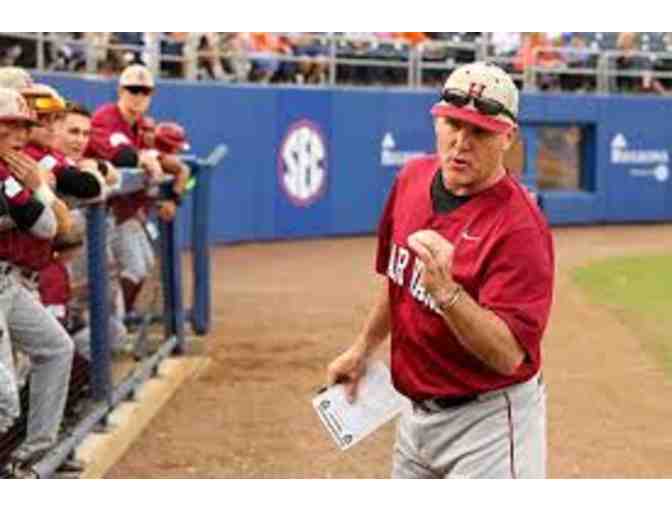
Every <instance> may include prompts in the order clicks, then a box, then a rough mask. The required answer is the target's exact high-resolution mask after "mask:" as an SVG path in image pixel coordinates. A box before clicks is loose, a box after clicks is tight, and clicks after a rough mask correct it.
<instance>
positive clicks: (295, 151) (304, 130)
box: [278, 120, 327, 207]
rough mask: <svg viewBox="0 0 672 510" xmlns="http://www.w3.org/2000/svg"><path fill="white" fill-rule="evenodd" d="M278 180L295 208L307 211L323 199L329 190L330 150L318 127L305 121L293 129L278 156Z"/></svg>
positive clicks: (286, 136)
mask: <svg viewBox="0 0 672 510" xmlns="http://www.w3.org/2000/svg"><path fill="white" fill-rule="evenodd" d="M278 177H279V179H280V186H281V187H282V189H283V190H284V192H285V193H286V194H287V197H288V198H289V200H290V201H291V202H292V203H293V204H294V205H297V206H301V207H307V206H309V205H310V204H312V203H314V202H315V201H316V200H318V199H319V198H320V197H321V196H322V194H323V193H324V191H325V189H326V186H327V147H326V142H325V139H324V137H323V136H322V133H321V132H320V129H319V128H318V127H317V125H315V124H314V123H312V122H310V121H308V120H301V121H298V122H295V123H294V124H292V125H291V126H289V129H288V130H287V134H286V135H285V138H284V140H283V141H282V144H281V145H280V150H279V152H278Z"/></svg>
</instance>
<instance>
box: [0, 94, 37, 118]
mask: <svg viewBox="0 0 672 510" xmlns="http://www.w3.org/2000/svg"><path fill="white" fill-rule="evenodd" d="M16 121H19V122H20V121H23V122H25V123H26V124H29V125H31V126H37V125H39V123H38V122H37V121H36V120H35V114H34V113H33V112H32V110H31V109H30V108H28V103H26V100H25V99H24V98H23V96H22V95H21V94H19V93H18V92H17V91H16V90H11V89H0V122H16Z"/></svg>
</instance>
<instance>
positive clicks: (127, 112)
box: [85, 64, 163, 313]
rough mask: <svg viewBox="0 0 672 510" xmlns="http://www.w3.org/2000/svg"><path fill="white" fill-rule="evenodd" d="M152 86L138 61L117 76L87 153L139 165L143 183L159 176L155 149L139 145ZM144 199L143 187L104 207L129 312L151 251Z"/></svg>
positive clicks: (148, 265) (94, 125)
mask: <svg viewBox="0 0 672 510" xmlns="http://www.w3.org/2000/svg"><path fill="white" fill-rule="evenodd" d="M154 89H155V84H154V77H153V76H152V74H151V72H150V71H149V70H148V69H147V68H146V67H144V66H142V65H139V64H138V65H132V66H129V67H127V68H126V69H125V70H124V72H123V73H122V74H121V76H120V78H119V89H118V100H117V102H116V103H108V104H105V105H103V106H101V107H99V108H98V109H97V110H96V111H95V113H94V114H93V118H92V122H91V139H90V141H89V146H88V148H87V150H86V152H85V154H86V156H87V157H93V158H100V159H105V160H108V161H110V162H112V164H113V165H115V166H117V167H120V168H121V167H139V168H141V169H143V170H144V171H145V173H146V175H147V178H148V184H149V183H152V182H153V183H156V182H158V181H159V179H160V178H161V176H162V175H163V171H162V169H161V162H160V159H159V153H158V152H157V151H156V150H155V149H150V148H147V147H145V145H144V143H143V140H142V137H141V134H140V124H141V123H142V119H143V117H144V115H145V114H146V112H147V110H148V109H149V106H150V103H151V98H152V95H153V94H154ZM149 205H150V198H149V197H148V195H147V193H146V192H145V190H141V191H138V192H136V193H132V194H130V195H124V196H121V197H115V198H113V199H112V200H110V207H111V209H112V212H113V215H114V218H115V224H116V226H115V228H114V230H113V232H112V233H111V236H110V238H111V239H110V242H111V244H112V249H113V252H114V256H115V258H116V259H117V260H118V262H119V266H120V271H121V285H122V290H123V294H124V304H125V307H126V312H127V313H132V312H133V309H134V305H135V301H136V298H137V296H138V294H139V293H140V290H141V288H142V285H143V283H144V281H145V279H146V278H147V277H148V276H149V275H150V273H151V270H152V268H153V267H154V253H153V249H152V246H151V243H150V241H149V239H148V236H147V233H146V232H145V222H146V210H147V208H148V206H149Z"/></svg>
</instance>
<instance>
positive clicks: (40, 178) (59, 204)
mask: <svg viewBox="0 0 672 510" xmlns="http://www.w3.org/2000/svg"><path fill="white" fill-rule="evenodd" d="M2 157H3V159H4V160H5V161H6V162H7V163H8V165H9V170H10V172H11V174H12V176H13V179H12V181H10V180H9V179H7V182H6V183H5V189H6V192H7V189H9V190H10V193H11V192H12V189H16V188H15V186H14V184H13V183H17V184H19V186H20V188H21V192H19V193H18V195H17V196H20V197H23V196H24V195H23V193H24V192H25V193H27V194H28V196H30V197H34V198H35V199H36V200H37V201H38V202H41V203H42V204H44V205H45V206H47V208H51V209H52V210H53V212H54V215H55V216H56V222H57V224H58V229H57V234H59V235H61V234H66V233H67V232H69V231H70V228H71V227H72V218H71V217H70V210H69V209H68V206H67V205H65V203H64V202H63V201H62V200H60V199H58V198H56V195H54V192H53V191H52V190H51V188H50V187H49V186H48V184H47V183H46V176H45V175H44V174H43V172H42V171H41V170H40V168H39V166H38V165H37V163H36V162H35V161H34V160H32V159H31V158H30V157H29V156H27V155H25V154H22V153H20V152H16V151H8V152H6V153H4V154H3V155H2ZM7 186H9V188H7ZM24 187H25V188H24ZM6 196H9V195H6ZM23 201H24V199H23V198H20V199H19V202H23Z"/></svg>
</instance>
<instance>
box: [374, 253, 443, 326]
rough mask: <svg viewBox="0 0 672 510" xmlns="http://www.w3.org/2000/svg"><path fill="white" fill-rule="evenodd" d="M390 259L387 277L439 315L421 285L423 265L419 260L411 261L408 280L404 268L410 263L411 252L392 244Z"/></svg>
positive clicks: (432, 299)
mask: <svg viewBox="0 0 672 510" xmlns="http://www.w3.org/2000/svg"><path fill="white" fill-rule="evenodd" d="M390 248H391V249H390V258H389V259H388V263H387V277H388V278H389V279H390V280H391V281H392V282H393V283H395V284H396V285H398V286H399V287H402V288H408V292H410V293H411V296H413V299H415V300H416V301H418V302H419V303H421V304H423V305H424V306H426V307H427V308H429V309H430V310H432V311H433V312H436V313H439V307H438V306H437V304H436V301H434V298H432V296H431V295H430V294H429V292H427V290H426V289H425V287H424V286H423V285H422V273H423V271H424V270H425V265H424V264H423V263H422V261H421V260H420V259H419V258H417V257H416V258H415V259H414V261H413V271H412V272H411V274H410V277H411V278H410V280H409V279H408V278H407V274H406V268H408V267H409V263H410V262H411V258H412V257H411V251H410V250H409V249H407V248H404V247H403V246H397V245H396V244H394V243H392V245H391V247H390Z"/></svg>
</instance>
